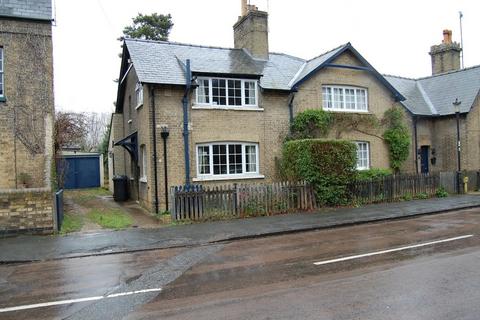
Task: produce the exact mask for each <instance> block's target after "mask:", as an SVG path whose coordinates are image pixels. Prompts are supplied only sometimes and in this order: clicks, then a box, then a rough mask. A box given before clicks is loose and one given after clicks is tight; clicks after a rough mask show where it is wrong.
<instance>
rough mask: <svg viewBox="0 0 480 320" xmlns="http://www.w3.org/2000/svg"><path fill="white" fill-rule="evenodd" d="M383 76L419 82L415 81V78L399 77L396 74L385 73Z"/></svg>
mask: <svg viewBox="0 0 480 320" xmlns="http://www.w3.org/2000/svg"><path fill="white" fill-rule="evenodd" d="M382 76H384V77H392V78H398V79H405V80H413V81H417V79H415V78H409V77H403V76H397V75H394V74H387V73H384V74H382Z"/></svg>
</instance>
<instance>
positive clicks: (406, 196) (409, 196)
mask: <svg viewBox="0 0 480 320" xmlns="http://www.w3.org/2000/svg"><path fill="white" fill-rule="evenodd" d="M402 200H403V201H412V200H413V196H412V194H411V193H408V192H407V193H405V194H404V195H403V197H402Z"/></svg>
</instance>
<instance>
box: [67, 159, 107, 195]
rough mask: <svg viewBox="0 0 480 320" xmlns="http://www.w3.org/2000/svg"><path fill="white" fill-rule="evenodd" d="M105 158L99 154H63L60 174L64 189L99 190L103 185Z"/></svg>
mask: <svg viewBox="0 0 480 320" xmlns="http://www.w3.org/2000/svg"><path fill="white" fill-rule="evenodd" d="M102 163H103V156H102V155H101V154H99V153H79V152H72V153H70V152H63V153H62V156H61V161H60V163H59V169H60V170H58V172H59V174H60V175H61V176H62V177H61V178H62V179H61V180H63V187H64V189H85V188H98V187H100V186H102V185H103V183H102V182H103V165H102Z"/></svg>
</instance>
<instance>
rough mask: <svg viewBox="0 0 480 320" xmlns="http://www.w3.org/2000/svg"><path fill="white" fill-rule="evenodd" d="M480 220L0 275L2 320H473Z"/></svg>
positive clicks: (3, 269)
mask: <svg viewBox="0 0 480 320" xmlns="http://www.w3.org/2000/svg"><path fill="white" fill-rule="evenodd" d="M478 301H480V209H470V210H464V211H458V212H449V213H444V214H439V215H431V216H422V217H417V218H415V219H408V220H396V221H389V222H382V223H375V224H365V225H358V226H351V227H344V228H335V229H329V230H320V231H312V232H303V233H296V234H288V235H282V236H274V237H265V238H257V239H249V240H240V241H232V242H228V243H219V244H213V245H208V246H198V247H190V248H177V249H165V250H155V251H146V252H137V253H129V254H116V255H106V256H97V257H86V258H76V259H63V260H57V261H47V262H36V263H27V264H16V265H4V266H0V319H16V320H19V319H195V320H201V319H209V320H210V319H335V320H337V319H372V320H374V319H382V320H383V319H395V320H403V319H435V320H439V319H472V320H473V319H478V318H479V314H480V304H479V303H478Z"/></svg>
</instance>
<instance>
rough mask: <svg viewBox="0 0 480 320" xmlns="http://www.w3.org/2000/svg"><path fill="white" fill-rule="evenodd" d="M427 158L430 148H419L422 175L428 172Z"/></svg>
mask: <svg viewBox="0 0 480 320" xmlns="http://www.w3.org/2000/svg"><path fill="white" fill-rule="evenodd" d="M429 156H430V146H421V147H420V165H421V172H422V173H424V174H425V173H428V172H429V171H430V168H429Z"/></svg>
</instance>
